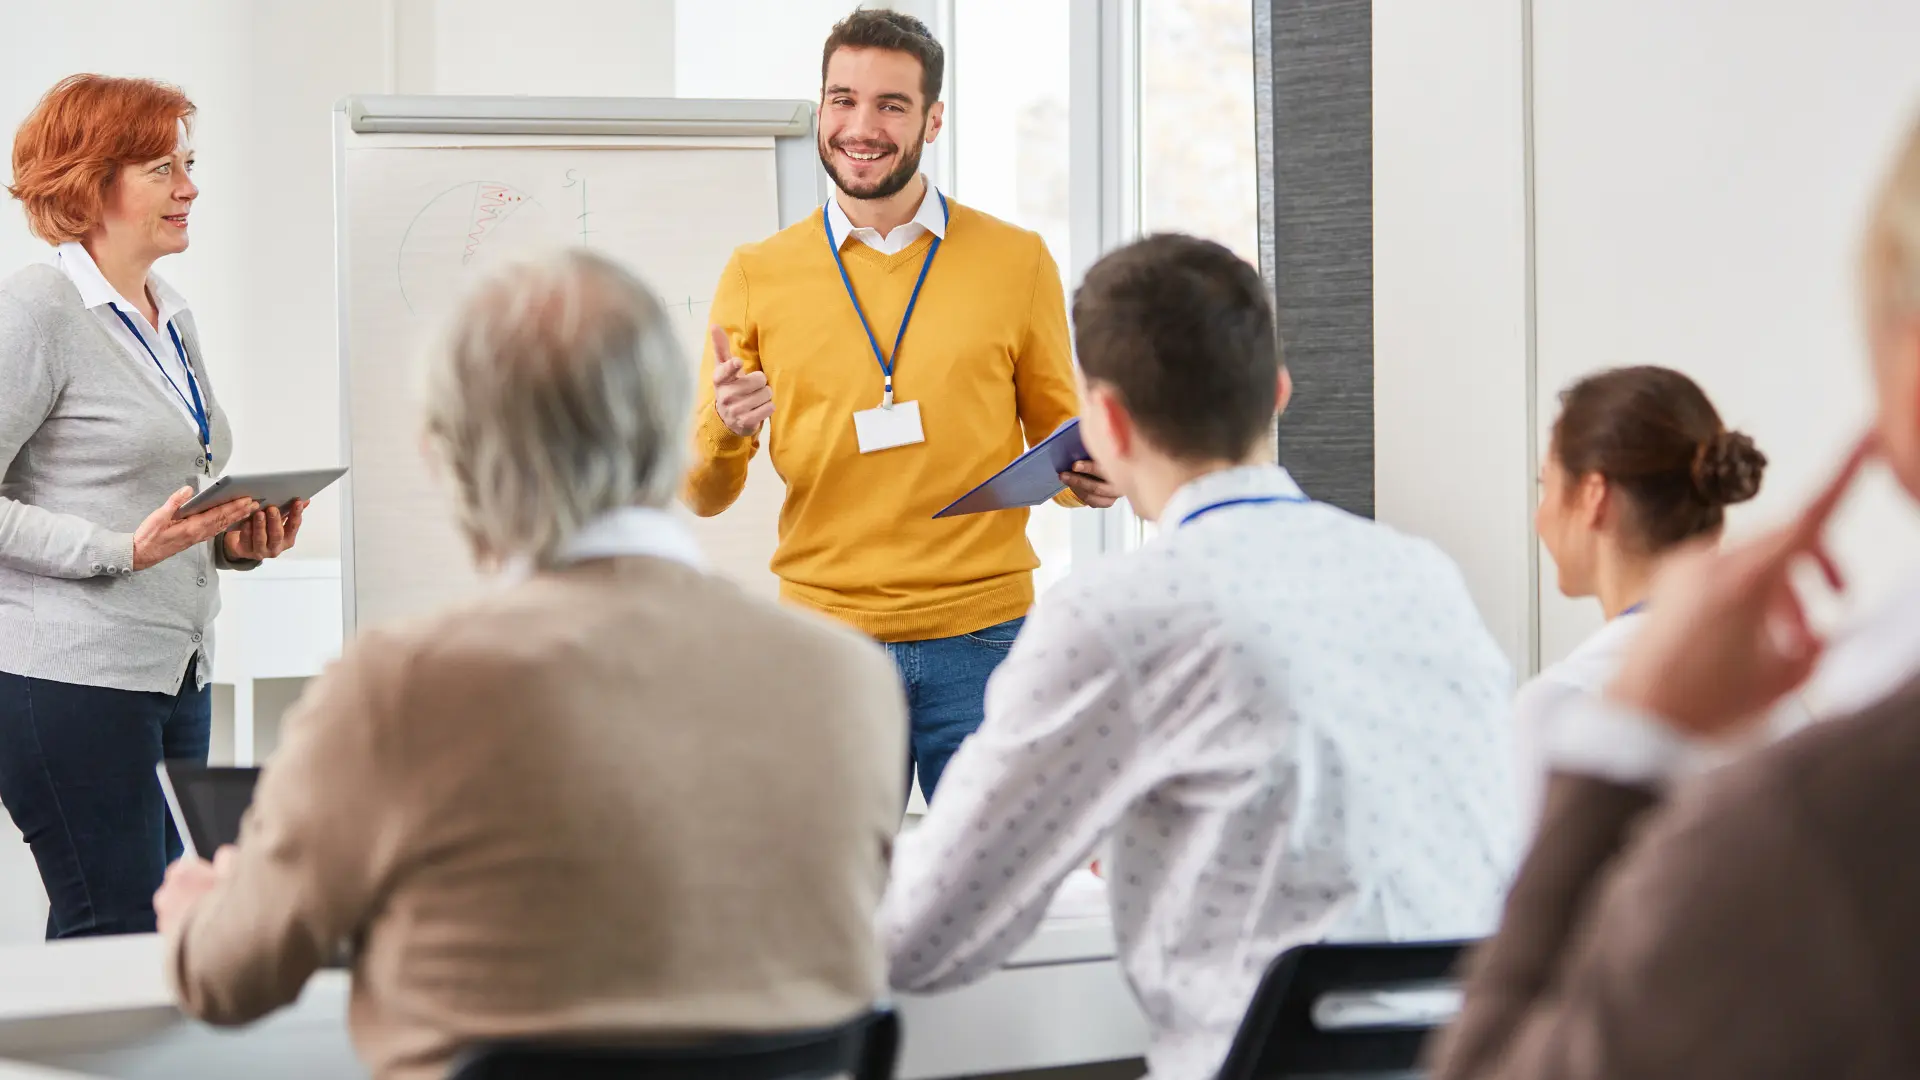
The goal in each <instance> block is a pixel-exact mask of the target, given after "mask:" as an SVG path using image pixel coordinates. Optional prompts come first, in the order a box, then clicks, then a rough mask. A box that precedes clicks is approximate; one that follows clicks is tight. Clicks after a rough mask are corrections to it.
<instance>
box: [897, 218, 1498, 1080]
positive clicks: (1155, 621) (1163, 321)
mask: <svg viewBox="0 0 1920 1080" xmlns="http://www.w3.org/2000/svg"><path fill="white" fill-rule="evenodd" d="M1073 315H1074V326H1075V335H1076V342H1075V344H1076V345H1077V347H1078V353H1079V357H1080V361H1081V364H1082V368H1083V371H1082V377H1083V383H1084V385H1083V393H1082V400H1083V402H1084V410H1083V419H1082V427H1083V430H1084V433H1085V437H1086V440H1087V445H1088V447H1089V449H1090V450H1091V451H1092V452H1093V455H1094V457H1095V459H1096V461H1097V462H1098V466H1099V469H1100V471H1101V473H1102V474H1103V475H1104V476H1106V477H1107V478H1108V479H1109V480H1110V481H1111V482H1112V483H1113V484H1114V485H1115V486H1117V487H1118V488H1119V489H1120V491H1121V492H1123V493H1124V494H1125V495H1126V496H1127V498H1128V499H1129V500H1131V502H1132V505H1133V508H1134V510H1135V512H1137V513H1139V514H1140V515H1141V516H1142V517H1145V518H1147V519H1148V520H1152V521H1156V522H1158V524H1159V526H1160V531H1159V535H1158V536H1157V537H1155V539H1153V540H1152V541H1151V542H1149V543H1148V544H1147V545H1146V546H1145V547H1144V548H1143V549H1142V550H1141V551H1139V552H1137V553H1134V554H1132V555H1129V556H1126V557H1124V558H1121V559H1113V560H1106V561H1103V562H1101V563H1098V564H1096V565H1094V566H1092V567H1088V568H1085V569H1081V570H1078V571H1076V572H1075V573H1074V574H1073V575H1072V577H1071V578H1069V579H1068V580H1067V581H1066V582H1064V583H1063V584H1061V585H1059V586H1057V587H1056V588H1055V589H1054V590H1053V591H1051V592H1049V593H1048V594H1047V595H1046V596H1045V597H1044V598H1043V599H1042V600H1041V602H1040V604H1039V605H1038V606H1037V607H1036V608H1035V609H1034V611H1033V613H1032V615H1031V616H1030V617H1029V620H1028V623H1027V625H1026V628H1025V630H1024V631H1023V632H1022V633H1021V635H1020V638H1019V640H1018V642H1017V643H1016V644H1015V645H1014V648H1013V651H1012V653H1011V655H1010V656H1009V657H1008V659H1007V660H1006V662H1005V664H1004V665H1003V666H1002V667H1001V668H1000V671H999V673H998V674H997V675H995V676H994V679H993V681H992V683H991V685H990V687H989V689H988V694H987V715H986V721H985V723H984V724H983V725H982V727H981V728H980V730H979V732H978V733H977V734H976V735H975V736H974V737H973V738H972V739H970V740H968V741H967V743H966V744H965V745H963V746H962V747H961V749H960V752H959V754H958V755H957V756H955V757H954V759H953V761H952V764H951V765H950V766H949V767H948V771H947V774H946V780H945V782H944V784H943V786H942V787H941V790H940V795H939V797H938V798H937V799H936V800H935V801H934V804H933V807H932V811H931V813H930V814H929V815H928V817H927V818H926V819H925V820H924V821H923V822H922V823H921V825H920V826H919V827H918V828H917V829H915V830H913V831H912V832H910V833H908V834H906V835H904V836H903V837H901V839H900V842H899V846H898V849H897V851H896V854H895V859H894V866H893V880H892V883H891V885H890V887H889V890H888V895H887V899H886V901H885V903H884V904H883V906H882V913H881V924H882V933H883V937H884V940H885V943H886V946H887V949H888V952H889V954H890V957H891V966H892V972H891V974H892V981H893V985H894V986H895V987H896V988H897V989H901V990H911V991H929V990H942V989H947V988H951V987H955V986H959V985H961V984H964V983H966V982H969V981H971V980H973V979H977V978H979V977H981V976H984V975H986V974H988V973H990V972H991V971H993V970H994V969H995V968H996V967H998V966H999V965H1000V963H1001V962H1002V961H1004V960H1005V959H1006V957H1007V956H1008V955H1009V954H1010V953H1011V952H1012V951H1013V950H1014V949H1015V948H1017V947H1018V946H1019V945H1020V944H1021V943H1022V942H1023V941H1024V940H1025V939H1026V938H1027V937H1028V936H1029V935H1031V934H1032V933H1033V931H1034V930H1035V929H1036V928H1037V927H1038V926H1039V924H1040V921H1041V919H1042V918H1043V916H1044V915H1045V913H1046V909H1047V904H1048V901H1049V899H1050V898H1051V896H1052V895H1053V893H1054V891H1055V889H1056V888H1057V887H1058V885H1059V884H1060V882H1061V881H1062V879H1063V878H1064V877H1065V876H1066V875H1067V874H1068V873H1070V872H1071V871H1073V870H1074V869H1076V868H1078V867H1080V866H1084V865H1086V863H1087V860H1088V858H1089V857H1090V856H1092V855H1093V853H1094V852H1095V850H1096V847H1097V846H1098V845H1100V844H1101V843H1102V842H1103V841H1107V840H1109V838H1110V843H1109V847H1108V851H1109V855H1108V858H1107V861H1106V877H1107V879H1108V882H1109V885H1110V892H1109V898H1110V904H1111V909H1112V915H1113V923H1114V931H1115V936H1116V939H1117V942H1118V945H1119V950H1120V960H1121V963H1122V964H1123V966H1124V967H1125V969H1126V973H1127V976H1128V979H1129V982H1130V984H1131V985H1132V986H1133V988H1134V990H1135V991H1136V993H1137V994H1138V995H1139V997H1140V1004H1141V1007H1142V1010H1143V1011H1144V1013H1145V1015H1146V1018H1147V1021H1148V1024H1149V1027H1150V1033H1151V1045H1150V1048H1149V1051H1148V1059H1149V1063H1150V1066H1151V1069H1152V1074H1153V1075H1154V1076H1155V1077H1156V1078H1161V1080H1166V1078H1172V1080H1199V1078H1201V1077H1210V1076H1212V1075H1213V1074H1214V1073H1215V1072H1216V1071H1217V1069H1218V1068H1219V1066H1220V1064H1221V1062H1222V1060H1223V1059H1224V1057H1225V1055H1226V1052H1227V1049H1228V1047H1229V1045H1230V1044H1231V1042H1232V1039H1233V1036H1234V1033H1235V1031H1236V1030H1237V1029H1238V1027H1239V1024H1240V1020H1241V1015H1242V1013H1244V1011H1245V1010H1246V1006H1247V1003H1248V1002H1249V1001H1250V1000H1251V998H1252V996H1253V991H1254V988H1255V986H1256V985H1257V983H1258V982H1259V979H1260V976H1261V974H1262V973H1263V971H1264V970H1265V969H1266V967H1267V965H1268V964H1269V962H1271V961H1272V959H1273V958H1274V957H1275V956H1277V955H1278V954H1280V953H1281V952H1283V951H1284V950H1286V949H1287V948H1289V947H1290V946H1293V945H1296V944H1300V943H1302V942H1311V941H1319V940H1324V939H1328V938H1336V939H1348V940H1374V939H1400V940H1406V939H1434V938H1458V937H1472V936H1477V935H1481V934H1485V933H1487V932H1488V931H1489V930H1490V929H1491V928H1492V926H1493V924H1494V921H1495V917H1496V915H1497V912H1498V910H1499V905H1500V901H1501V898H1502V895H1503V893H1504V890H1505V886H1506V883H1507V880H1508V877H1509V874H1510V873H1511V872H1512V869H1513V865H1514V861H1515V858H1516V855H1517V851H1516V849H1517V847H1518V828H1517V824H1518V823H1517V821H1516V814H1515V811H1514V808H1513V805H1512V783H1511V782H1510V775H1509V769H1510V760H1509V759H1510V750H1509V739H1508V730H1507V729H1508V723H1507V718H1508V711H1509V701H1510V696H1511V694H1512V690H1513V684H1512V676H1511V672H1510V670H1509V667H1508V664H1507V661H1506V658H1505V657H1504V655H1503V654H1502V653H1501V651H1500V649H1499V647H1498V646H1497V645H1496V644H1495V643H1494V641H1493V638H1492V636H1491V635H1490V634H1489V633H1488V632H1487V629H1486V627H1485V626H1484V625H1483V624H1482V622H1481V620H1480V616H1479V613H1478V612H1477V611H1476V610H1475V608H1474V604H1473V600H1472V598H1471V597H1470V596H1469V595H1468V593H1467V587H1466V583H1465V581H1464V580H1463V579H1462V577H1461V575H1460V572H1459V570H1458V568H1457V567H1455V566H1454V564H1453V563H1452V562H1451V561H1450V560H1449V559H1448V558H1447V557H1446V556H1445V555H1443V554H1442V553H1441V552H1440V551H1439V549H1437V548H1436V547H1434V546H1433V545H1432V544H1430V543H1428V542H1426V541H1423V540H1417V539H1413V538H1411V537H1406V536H1402V535H1400V534H1399V533H1396V532H1394V531H1393V530H1391V529H1389V528H1387V527H1385V526H1382V525H1379V524H1376V523H1374V522H1372V521H1367V520H1365V519H1362V518H1357V517H1354V516H1352V515H1350V514H1347V513H1344V512H1342V511H1339V510H1336V509H1333V508H1331V507H1328V506H1323V505H1320V504H1317V503H1314V502H1311V501H1309V500H1308V498H1307V497H1306V495H1304V494H1303V493H1302V492H1301V490H1300V488H1299V487H1298V486H1296V485H1295V484H1294V482H1293V480H1292V479H1291V478H1290V477H1289V476H1288V475H1287V472H1286V470H1285V469H1283V468H1281V467H1280V466H1279V465H1277V464H1275V462H1274V455H1273V450H1272V446H1273V443H1272V439H1271V433H1272V425H1273V421H1274V417H1275V414H1276V413H1277V412H1278V411H1279V410H1281V409H1282V408H1284V407H1285V405H1286V402H1287V398H1288V395H1289V394H1290V392H1291V389H1292V384H1291V381H1290V380H1289V378H1288V376H1287V373H1286V370H1285V368H1284V367H1283V365H1282V364H1281V361H1280V356H1279V348H1278V345H1277V339H1276V337H1275V333H1274V321H1273V310H1272V306H1271V304H1270V303H1269V301H1268V294H1267V290H1266V286H1265V284H1264V283H1263V282H1262V281H1261V279H1260V276H1259V274H1258V273H1257V272H1256V271H1255V270H1254V269H1253V268H1252V267H1250V266H1248V265H1247V264H1246V263H1245V262H1244V261H1242V260H1241V259H1239V258H1237V257H1236V256H1234V255H1233V254H1232V253H1231V252H1229V251H1228V250H1227V249H1225V248H1223V247H1221V246H1220V245H1218V244H1214V243H1211V242H1208V241H1204V240H1197V239H1194V238H1191V237H1184V236H1156V237H1151V238H1148V239H1146V240H1142V241H1140V242H1138V243H1136V244H1133V245H1131V246H1129V247H1127V248H1124V249H1122V250H1120V251H1117V252H1115V253H1113V254H1111V255H1109V256H1107V257H1106V258H1105V259H1102V260H1101V261H1100V263H1099V264H1097V265H1096V266H1095V267H1094V268H1093V269H1092V270H1091V271H1090V272H1089V273H1088V274H1087V278H1086V282H1085V284H1084V285H1083V286H1082V287H1081V289H1080V291H1079V293H1078V295H1077V296H1076V297H1075V300H1074V309H1073Z"/></svg>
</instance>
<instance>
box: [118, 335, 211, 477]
mask: <svg viewBox="0 0 1920 1080" xmlns="http://www.w3.org/2000/svg"><path fill="white" fill-rule="evenodd" d="M107 306H108V307H111V308H113V313H114V314H115V315H118V316H120V321H121V322H122V323H124V324H126V327H127V333H129V334H132V335H133V340H135V341H137V342H139V343H140V347H141V348H143V349H145V350H147V355H148V356H151V357H153V366H154V367H157V368H159V369H160V377H161V378H163V379H165V380H167V385H168V386H171V387H173V392H174V395H175V396H177V397H178V398H179V399H180V404H182V405H185V406H187V407H188V409H190V410H191V411H192V412H193V422H194V425H195V426H196V427H198V428H199V429H200V448H201V449H202V450H205V451H206V459H205V464H203V465H202V466H201V468H203V469H205V470H206V472H207V475H209V476H211V475H213V427H212V425H211V424H209V423H208V422H207V407H206V405H205V404H204V403H202V402H201V400H200V382H199V380H197V379H195V378H194V377H193V362H192V361H191V360H188V359H187V347H186V346H185V345H182V344H181V343H180V331H178V330H176V329H174V327H173V320H172V319H168V320H167V333H168V334H169V335H170V336H171V337H172V338H173V351H174V352H176V353H179V354H180V367H181V368H182V369H183V370H184V371H186V373H187V390H188V391H190V392H191V393H192V394H193V400H192V401H191V402H189V401H188V400H187V395H186V394H182V393H180V384H179V383H177V382H174V381H173V376H172V375H169V374H167V365H165V364H162V363H161V362H160V356H159V354H158V353H155V352H154V351H153V346H151V345H149V344H147V338H146V335H144V334H142V333H141V332H140V331H139V330H138V329H136V328H135V327H134V325H133V320H132V319H129V318H127V313H126V312H124V311H121V310H120V308H119V306H118V305H115V304H108V305H107Z"/></svg>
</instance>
